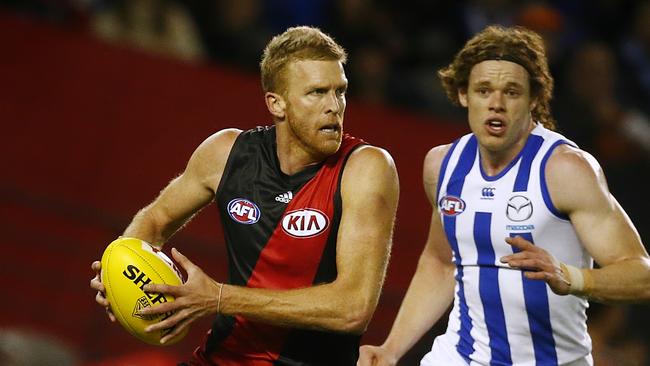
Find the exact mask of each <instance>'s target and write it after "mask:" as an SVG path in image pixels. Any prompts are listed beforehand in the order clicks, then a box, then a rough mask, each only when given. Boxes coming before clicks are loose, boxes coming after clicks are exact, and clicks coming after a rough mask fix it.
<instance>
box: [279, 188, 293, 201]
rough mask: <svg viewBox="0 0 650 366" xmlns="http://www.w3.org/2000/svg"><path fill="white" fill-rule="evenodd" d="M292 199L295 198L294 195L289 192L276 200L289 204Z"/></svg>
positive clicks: (280, 195)
mask: <svg viewBox="0 0 650 366" xmlns="http://www.w3.org/2000/svg"><path fill="white" fill-rule="evenodd" d="M292 198H293V193H291V191H288V192H286V193H282V194H279V195H277V196H276V197H275V200H276V201H278V202H282V203H289V201H291V199H292Z"/></svg>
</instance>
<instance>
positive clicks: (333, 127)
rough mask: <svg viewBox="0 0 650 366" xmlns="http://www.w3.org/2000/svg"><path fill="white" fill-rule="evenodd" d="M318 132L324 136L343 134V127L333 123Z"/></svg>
mask: <svg viewBox="0 0 650 366" xmlns="http://www.w3.org/2000/svg"><path fill="white" fill-rule="evenodd" d="M318 131H319V132H321V133H324V134H337V133H339V132H341V126H340V125H339V124H338V123H331V124H327V125H324V126H322V127H321V128H319V129H318Z"/></svg>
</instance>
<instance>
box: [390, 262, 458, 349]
mask: <svg viewBox="0 0 650 366" xmlns="http://www.w3.org/2000/svg"><path fill="white" fill-rule="evenodd" d="M453 276H454V267H453V266H452V265H448V264H441V263H440V262H438V261H435V260H433V259H431V258H428V257H426V256H423V257H421V258H420V261H419V263H418V268H417V270H416V273H415V275H414V276H413V279H412V280H411V284H410V285H409V288H408V291H407V292H406V295H405V297H404V300H403V301H402V305H401V307H400V310H399V312H398V314H397V317H396V318H395V322H394V324H393V328H392V329H391V331H390V334H389V335H388V338H387V339H386V341H385V342H384V345H383V347H384V348H386V349H388V350H389V351H390V352H391V353H392V354H393V355H395V357H396V358H397V359H399V358H401V357H402V356H403V355H404V354H405V353H406V352H407V351H408V350H409V349H411V348H412V347H413V345H415V343H416V342H417V341H418V340H419V339H420V338H422V336H423V335H424V334H425V333H426V332H427V331H428V330H429V329H431V327H432V326H433V325H434V324H435V323H436V322H437V321H438V320H439V319H440V317H442V316H443V314H444V313H445V311H446V310H447V309H448V308H449V305H450V304H451V302H452V300H453V297H454V293H453V292H454V284H455V282H454V278H453Z"/></svg>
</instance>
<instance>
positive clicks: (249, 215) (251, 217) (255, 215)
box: [228, 198, 261, 225]
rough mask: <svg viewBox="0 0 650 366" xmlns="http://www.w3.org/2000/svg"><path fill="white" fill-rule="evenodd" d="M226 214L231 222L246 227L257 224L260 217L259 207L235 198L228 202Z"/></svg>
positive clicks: (245, 200)
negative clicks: (233, 221)
mask: <svg viewBox="0 0 650 366" xmlns="http://www.w3.org/2000/svg"><path fill="white" fill-rule="evenodd" d="M228 214H229V215H230V217H231V218H232V219H233V220H235V221H237V222H238V223H240V224H246V225H251V224H254V223H256V222H258V221H259V219H260V216H261V212H260V209H259V207H257V205H256V204H254V203H253V202H251V201H249V200H247V199H244V198H235V199H233V200H231V201H230V202H228Z"/></svg>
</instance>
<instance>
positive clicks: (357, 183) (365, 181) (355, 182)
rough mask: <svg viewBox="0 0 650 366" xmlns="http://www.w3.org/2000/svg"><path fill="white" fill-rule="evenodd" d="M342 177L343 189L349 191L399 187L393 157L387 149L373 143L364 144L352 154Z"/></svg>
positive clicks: (394, 189) (392, 189) (393, 189)
mask: <svg viewBox="0 0 650 366" xmlns="http://www.w3.org/2000/svg"><path fill="white" fill-rule="evenodd" d="M341 179H342V181H341V186H342V189H343V190H347V191H356V190H357V189H371V190H372V189H387V190H391V191H397V190H398V187H399V182H398V177H397V168H396V167H395V162H394V160H393V157H392V156H391V155H390V153H388V151H386V150H385V149H382V148H380V147H376V146H372V145H362V146H360V147H358V148H357V149H355V150H354V151H353V152H352V153H351V154H350V156H349V158H348V161H347V163H346V164H345V168H344V170H343V176H342V178H341ZM362 187H363V188H362Z"/></svg>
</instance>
